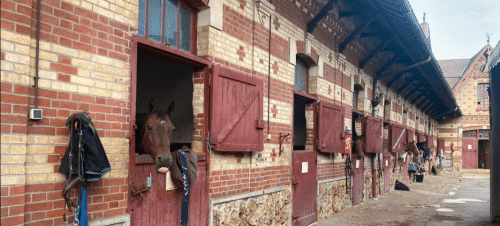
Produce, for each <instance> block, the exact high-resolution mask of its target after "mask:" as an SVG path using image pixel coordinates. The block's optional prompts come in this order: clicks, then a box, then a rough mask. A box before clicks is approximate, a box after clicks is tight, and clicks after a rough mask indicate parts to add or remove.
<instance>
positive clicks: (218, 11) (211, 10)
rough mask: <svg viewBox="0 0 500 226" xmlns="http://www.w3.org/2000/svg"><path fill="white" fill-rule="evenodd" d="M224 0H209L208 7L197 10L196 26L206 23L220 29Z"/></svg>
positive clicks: (205, 24) (202, 25)
mask: <svg viewBox="0 0 500 226" xmlns="http://www.w3.org/2000/svg"><path fill="white" fill-rule="evenodd" d="M223 5H224V0H210V1H208V7H207V8H205V9H202V10H200V11H199V12H198V22H197V25H198V27H204V26H207V25H210V26H212V27H213V28H215V29H218V30H220V31H222V21H223V18H222V16H223V8H224V6H223Z"/></svg>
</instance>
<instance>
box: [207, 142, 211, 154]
mask: <svg viewBox="0 0 500 226" xmlns="http://www.w3.org/2000/svg"><path fill="white" fill-rule="evenodd" d="M207 148H208V153H212V147H211V146H210V140H209V139H207Z"/></svg>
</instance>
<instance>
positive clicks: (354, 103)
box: [352, 84, 363, 110]
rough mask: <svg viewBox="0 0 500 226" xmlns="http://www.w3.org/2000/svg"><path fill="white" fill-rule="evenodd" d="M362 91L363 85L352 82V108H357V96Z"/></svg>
mask: <svg viewBox="0 0 500 226" xmlns="http://www.w3.org/2000/svg"><path fill="white" fill-rule="evenodd" d="M362 92H363V87H362V86H361V85H360V84H354V93H353V97H352V109H353V110H358V105H359V97H360V95H361V94H362Z"/></svg>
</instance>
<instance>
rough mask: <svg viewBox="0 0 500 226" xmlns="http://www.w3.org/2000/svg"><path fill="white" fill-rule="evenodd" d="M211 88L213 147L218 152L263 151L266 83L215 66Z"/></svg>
mask: <svg viewBox="0 0 500 226" xmlns="http://www.w3.org/2000/svg"><path fill="white" fill-rule="evenodd" d="M210 88H211V104H210V105H211V109H212V111H211V135H210V136H211V138H210V143H211V144H212V145H213V147H214V148H215V149H216V150H218V151H238V152H242V151H262V150H263V149H264V144H263V132H264V131H263V129H264V120H263V116H262V114H263V98H264V97H263V83H262V81H261V80H259V79H257V78H253V77H249V76H246V75H243V74H241V73H238V72H235V71H232V70H229V69H225V68H221V67H220V66H215V67H214V71H213V77H212V82H211V87H210Z"/></svg>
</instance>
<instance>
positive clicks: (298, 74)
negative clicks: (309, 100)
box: [294, 57, 309, 93]
mask: <svg viewBox="0 0 500 226" xmlns="http://www.w3.org/2000/svg"><path fill="white" fill-rule="evenodd" d="M308 69H309V68H308V66H307V64H306V62H305V61H304V60H302V59H300V58H299V57H297V59H296V65H295V81H294V89H295V90H297V91H301V92H304V93H307V90H308V89H307V83H308V82H307V81H308V79H309V76H308V72H307V71H308Z"/></svg>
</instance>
